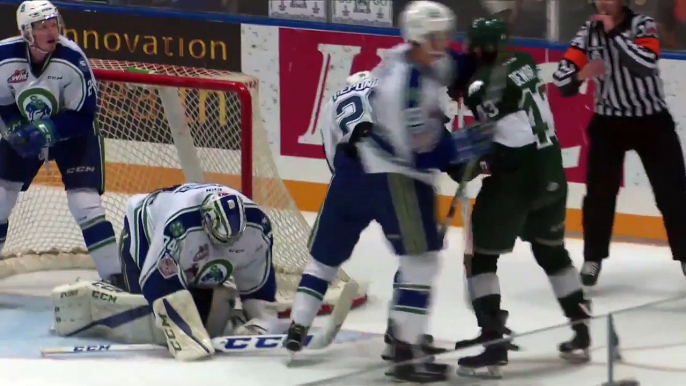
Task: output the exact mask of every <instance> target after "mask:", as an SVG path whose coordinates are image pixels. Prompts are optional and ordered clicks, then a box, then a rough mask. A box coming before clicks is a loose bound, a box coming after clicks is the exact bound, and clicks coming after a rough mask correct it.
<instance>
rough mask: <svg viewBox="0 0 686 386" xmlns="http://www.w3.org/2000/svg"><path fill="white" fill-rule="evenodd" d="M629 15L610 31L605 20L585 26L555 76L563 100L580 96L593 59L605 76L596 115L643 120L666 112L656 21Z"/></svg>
mask: <svg viewBox="0 0 686 386" xmlns="http://www.w3.org/2000/svg"><path fill="white" fill-rule="evenodd" d="M625 11H626V12H627V16H626V19H625V20H624V21H623V22H622V23H621V24H619V25H618V26H617V27H615V28H614V29H613V30H611V31H610V32H605V29H604V28H603V24H602V23H601V22H592V21H588V22H586V24H585V25H584V26H583V27H581V29H580V30H579V32H578V33H577V35H576V37H575V38H574V39H573V40H572V42H571V44H570V46H569V48H568V49H567V52H566V53H565V55H564V58H563V59H562V60H561V61H560V64H559V66H558V69H557V71H556V72H555V74H554V75H553V79H554V81H555V85H556V86H557V87H559V89H560V91H561V92H562V95H563V96H573V95H576V94H577V93H578V91H579V86H581V82H580V81H579V80H578V79H577V73H578V72H579V71H580V70H581V69H582V68H583V67H584V66H585V65H586V64H587V63H588V62H589V61H590V60H604V61H605V68H606V69H607V71H606V73H605V75H603V76H600V77H598V78H594V81H595V85H596V91H595V113H596V114H599V115H605V116H616V117H643V116H649V115H654V114H657V113H660V112H662V111H666V110H667V103H666V102H665V95H664V89H663V84H662V79H660V69H659V67H658V62H659V58H660V43H659V41H658V35H657V26H656V24H655V20H653V19H652V18H651V17H648V16H645V15H640V14H637V13H634V12H633V11H631V10H630V9H629V8H626V9H625Z"/></svg>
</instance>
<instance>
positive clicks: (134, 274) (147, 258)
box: [53, 184, 281, 360]
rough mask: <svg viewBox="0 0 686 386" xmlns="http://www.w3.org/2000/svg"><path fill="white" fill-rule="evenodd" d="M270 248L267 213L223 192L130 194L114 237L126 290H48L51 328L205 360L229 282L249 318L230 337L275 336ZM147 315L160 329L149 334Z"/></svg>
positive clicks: (88, 286) (204, 188) (195, 187)
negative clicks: (92, 332) (159, 346)
mask: <svg viewBox="0 0 686 386" xmlns="http://www.w3.org/2000/svg"><path fill="white" fill-rule="evenodd" d="M272 243H273V239H272V229H271V222H270V220H269V218H268V217H267V215H266V214H265V213H264V212H263V211H262V210H261V209H260V208H259V207H258V206H257V205H256V204H255V203H254V202H252V201H251V200H250V199H248V198H247V197H246V196H244V195H242V194H241V193H240V192H238V191H236V190H233V189H231V188H228V187H226V186H223V185H218V184H183V185H179V186H175V187H171V188H165V189H160V190H157V191H155V192H152V193H150V194H147V195H142V194H141V195H136V196H133V197H132V198H131V199H129V201H128V203H127V206H126V217H125V219H124V229H123V231H122V234H121V239H120V257H121V261H122V265H123V272H124V282H125V286H126V287H127V288H125V289H126V290H127V291H129V292H130V293H124V292H121V291H120V292H117V289H116V288H112V287H111V286H109V287H108V286H105V285H103V284H102V283H88V282H86V283H76V284H69V285H66V286H62V287H59V288H57V289H55V291H54V292H53V299H54V303H55V330H56V331H57V332H58V333H59V334H60V335H74V334H77V333H81V332H84V331H86V330H89V329H98V330H99V331H101V332H105V334H106V335H107V336H109V337H111V338H115V339H119V340H122V339H123V340H126V341H127V342H130V343H143V342H146V343H147V342H150V341H154V342H158V343H159V342H160V340H162V341H166V343H167V346H168V348H169V351H170V352H171V353H172V354H173V355H174V357H175V358H177V359H180V360H194V359H199V358H203V357H207V356H211V355H212V354H213V353H214V349H213V347H212V343H211V341H210V337H211V336H212V335H218V334H221V333H223V330H224V327H225V326H226V325H227V321H228V320H229V318H230V316H231V315H232V310H231V306H230V304H229V303H230V302H231V301H232V300H233V299H232V296H230V293H229V294H228V296H227V292H229V291H230V290H229V289H227V288H226V287H225V283H226V282H227V280H228V279H229V277H232V278H233V280H234V281H235V284H236V288H237V290H238V293H239V294H240V300H241V303H242V306H243V312H244V313H245V315H246V318H247V319H249V320H248V322H247V323H245V324H243V325H241V326H237V327H236V328H235V329H234V330H233V332H232V333H233V334H234V335H261V334H268V333H274V330H275V329H276V328H278V319H277V318H278V316H277V309H276V277H275V272H274V267H273V264H272ZM137 294H140V295H137ZM213 297H214V299H213ZM148 305H149V307H148ZM150 308H152V311H153V315H154V316H153V317H154V322H155V325H156V326H157V327H159V329H157V328H154V327H151V321H152V320H151V318H150V314H149V309H150ZM209 330H215V331H209ZM208 331H209V332H208ZM279 332H281V331H279ZM161 333H163V334H161Z"/></svg>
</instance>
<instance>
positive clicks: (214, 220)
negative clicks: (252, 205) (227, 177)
mask: <svg viewBox="0 0 686 386" xmlns="http://www.w3.org/2000/svg"><path fill="white" fill-rule="evenodd" d="M200 210H201V212H202V226H203V228H204V229H205V232H207V234H208V236H209V237H210V240H212V242H213V243H215V244H220V245H221V244H233V243H234V242H236V240H237V239H238V237H240V235H241V234H242V233H243V231H244V230H245V226H246V220H245V208H244V207H243V200H242V199H241V198H240V197H239V196H237V195H235V194H230V193H224V192H219V193H212V194H210V195H208V196H207V197H205V200H203V202H202V206H201V208H200Z"/></svg>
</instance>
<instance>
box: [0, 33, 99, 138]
mask: <svg viewBox="0 0 686 386" xmlns="http://www.w3.org/2000/svg"><path fill="white" fill-rule="evenodd" d="M45 63H46V64H45V67H44V68H43V69H40V71H41V72H40V73H34V71H35V69H33V68H32V66H31V64H30V63H29V61H28V59H27V49H26V43H25V42H24V40H23V39H22V38H21V37H14V38H9V39H5V40H2V41H0V117H2V120H3V121H4V123H5V126H6V127H5V128H3V130H5V129H8V130H12V129H16V128H18V127H20V126H21V125H22V124H21V122H22V121H23V122H34V121H37V120H41V119H47V118H50V119H51V120H52V123H53V125H54V130H55V134H56V135H57V138H58V140H64V139H68V138H71V137H75V136H78V135H81V134H85V133H93V132H94V124H93V123H94V121H95V114H96V109H97V85H96V82H95V79H94V76H93V72H92V71H91V68H90V65H89V64H88V60H87V59H86V56H85V55H84V53H83V51H82V50H81V48H79V46H78V45H76V43H74V42H72V41H71V40H69V39H67V38H65V37H63V36H60V38H59V40H58V44H57V48H56V49H55V52H54V53H53V54H52V55H51V56H50V57H49V59H48V60H46V62H45Z"/></svg>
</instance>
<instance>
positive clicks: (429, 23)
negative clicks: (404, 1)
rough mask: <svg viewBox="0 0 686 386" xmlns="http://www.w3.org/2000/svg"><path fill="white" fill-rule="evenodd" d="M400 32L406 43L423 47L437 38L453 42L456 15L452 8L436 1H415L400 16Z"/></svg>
mask: <svg viewBox="0 0 686 386" xmlns="http://www.w3.org/2000/svg"><path fill="white" fill-rule="evenodd" d="M400 31H401V34H402V37H403V39H404V40H405V41H406V42H412V43H417V44H419V45H422V46H426V45H427V44H428V43H429V42H430V41H431V39H433V38H435V37H441V38H444V39H449V40H452V38H453V35H454V33H455V14H454V13H453V11H451V10H450V8H448V7H446V6H445V5H443V4H440V3H437V2H434V1H423V0H422V1H413V2H411V3H410V4H408V5H407V6H406V7H405V9H404V10H403V12H402V13H401V15H400Z"/></svg>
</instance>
